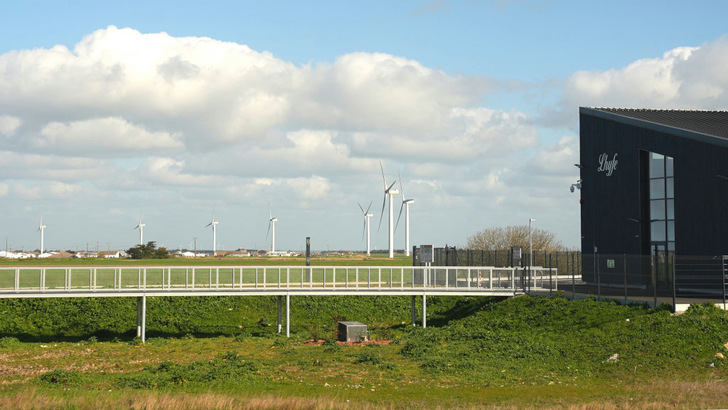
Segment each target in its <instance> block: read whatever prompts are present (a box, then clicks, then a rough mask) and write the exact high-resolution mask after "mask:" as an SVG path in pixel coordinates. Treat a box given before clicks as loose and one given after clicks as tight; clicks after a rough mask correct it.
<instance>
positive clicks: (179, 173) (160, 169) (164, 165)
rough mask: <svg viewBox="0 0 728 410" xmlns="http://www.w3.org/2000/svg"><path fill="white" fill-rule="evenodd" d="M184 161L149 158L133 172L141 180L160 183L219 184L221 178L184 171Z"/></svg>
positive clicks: (174, 184) (173, 184)
mask: <svg viewBox="0 0 728 410" xmlns="http://www.w3.org/2000/svg"><path fill="white" fill-rule="evenodd" d="M184 169H185V161H181V160H175V159H173V158H156V157H154V158H149V159H147V160H146V161H145V162H144V164H142V166H140V167H139V168H138V169H137V170H136V171H135V174H136V176H137V177H139V178H141V179H142V180H146V181H149V182H151V183H153V184H160V185H172V186H176V185H188V186H193V185H196V186H205V185H220V184H221V183H222V182H223V181H222V179H221V178H218V177H214V176H206V175H193V174H189V173H186V172H184Z"/></svg>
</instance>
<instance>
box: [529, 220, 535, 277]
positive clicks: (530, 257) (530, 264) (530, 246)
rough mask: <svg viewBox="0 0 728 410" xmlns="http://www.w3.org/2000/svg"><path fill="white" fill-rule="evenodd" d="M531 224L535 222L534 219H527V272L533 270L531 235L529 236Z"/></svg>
mask: <svg viewBox="0 0 728 410" xmlns="http://www.w3.org/2000/svg"><path fill="white" fill-rule="evenodd" d="M533 222H536V220H535V219H533V218H529V219H528V254H529V257H528V258H529V262H528V266H529V270H531V269H532V268H533V235H532V234H531V224H532V223H533Z"/></svg>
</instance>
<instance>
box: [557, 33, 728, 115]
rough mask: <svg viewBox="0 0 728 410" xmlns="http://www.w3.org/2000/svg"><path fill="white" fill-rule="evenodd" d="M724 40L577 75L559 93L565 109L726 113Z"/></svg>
mask: <svg viewBox="0 0 728 410" xmlns="http://www.w3.org/2000/svg"><path fill="white" fill-rule="evenodd" d="M726 66H728V37H727V36H723V37H721V38H719V39H717V40H715V41H713V42H709V43H705V44H702V45H701V46H700V47H678V48H675V49H672V50H669V51H667V52H665V53H664V54H663V55H662V56H661V57H659V58H648V59H641V60H637V61H635V62H633V63H631V64H629V65H627V66H626V67H623V68H619V69H612V70H607V71H602V72H595V71H578V72H576V73H574V74H573V75H572V76H571V77H570V78H569V80H568V82H567V85H566V87H565V89H564V99H565V105H567V106H579V105H581V106H612V107H630V108H676V109H726V108H728V70H726V69H725V67H726Z"/></svg>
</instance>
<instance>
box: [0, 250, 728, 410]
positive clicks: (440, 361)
mask: <svg viewBox="0 0 728 410" xmlns="http://www.w3.org/2000/svg"><path fill="white" fill-rule="evenodd" d="M383 259H386V258H383ZM284 260H285V262H286V263H285V264H286V265H290V264H292V263H291V262H292V259H290V258H285V259H284ZM244 261H246V262H250V263H251V264H252V265H256V264H261V263H262V262H261V261H253V260H252V259H245V260H244ZM395 261H397V260H395ZM64 262H65V261H64ZM83 262H86V263H89V262H88V261H87V260H85V261H83ZM92 262H93V263H94V265H91V266H99V267H103V266H111V265H114V266H120V263H121V262H122V261H111V262H107V261H92ZM127 262H128V261H123V263H127ZM184 262H185V263H188V262H189V260H185V261H184ZM204 262H205V263H206V264H209V263H210V260H206V261H204ZM225 262H227V260H225ZM241 262H242V260H234V261H231V263H232V264H233V265H237V266H240V265H242V263H241ZM299 262H301V265H302V264H303V263H302V262H303V261H302V260H299V261H297V262H296V263H299ZM326 262H332V264H343V265H347V264H366V263H369V264H370V266H374V265H383V264H384V263H383V260H382V259H378V258H372V259H368V260H360V261H356V262H352V261H351V260H348V259H347V258H345V257H342V258H327V259H326ZM398 262H399V264H400V265H407V264H408V260H407V261H406V260H404V258H400V259H399V260H398ZM46 263H47V261H32V262H31V263H28V264H27V265H21V266H43V267H46V266H51V265H46ZM107 263H109V264H107ZM133 263H140V262H138V261H136V262H133ZM133 263H132V262H129V264H130V265H129V266H132V264H133ZM141 263H144V264H146V263H148V261H142V262H141ZM159 263H160V264H162V263H168V264H169V263H172V265H166V266H179V265H174V263H177V260H166V261H159ZM323 263H324V262H320V265H319V266H321V265H323ZM393 263H394V261H393ZM105 264H106V265H105ZM0 266H1V265H0ZM5 266H8V265H5ZM123 266H126V265H123ZM136 266H139V265H136ZM410 303H411V300H410V298H409V297H383V296H378V297H377V296H347V297H344V296H320V297H315V296H295V297H293V298H291V314H292V338H291V340H288V339H285V338H281V337H280V336H278V335H276V334H275V322H276V317H275V315H276V298H275V297H178V298H171V297H150V298H148V301H147V337H148V340H147V343H146V344H141V343H140V342H139V340H138V339H135V338H134V337H133V336H134V330H135V323H136V305H135V301H134V300H133V299H131V298H78V299H53V300H49V299H45V300H40V299H4V300H0V313H1V314H2V317H3V320H2V321H0V358H1V359H2V360H0V406H1V407H7V408H20V409H23V408H38V407H42V408H46V407H51V408H53V407H63V408H66V407H69V408H100V407H103V408H179V409H186V408H236V407H246V408H247V407H249V408H349V407H351V408H361V407H369V408H379V407H386V408H433V407H441V408H445V407H447V408H450V407H455V408H458V407H459V408H476V407H477V408H483V407H485V408H488V407H513V408H543V407H562V408H563V407H567V408H625V407H630V408H663V407H676V408H709V407H723V406H724V404H725V403H726V402H727V401H728V383H726V380H727V379H728V363H726V359H725V358H724V357H728V348H727V347H726V344H727V343H728V316H726V313H725V312H723V311H721V310H719V309H717V308H715V307H714V306H710V305H696V306H692V307H691V308H690V309H689V310H688V312H686V313H684V314H682V315H671V314H670V313H669V311H668V310H666V309H663V308H657V309H651V308H647V307H644V306H622V305H619V304H615V303H611V302H597V301H594V300H592V299H584V300H579V301H569V300H566V299H564V298H561V297H554V298H543V297H528V296H523V297H518V298H512V299H506V300H500V299H494V298H486V297H475V298H456V297H428V324H429V325H430V327H428V328H427V329H422V328H419V327H417V328H413V327H412V326H411V325H410V323H409V321H410V313H411V312H410V306H411V304H410ZM418 307H419V306H418ZM417 315H418V317H419V315H420V313H419V312H417ZM337 320H357V321H361V322H364V323H366V324H367V325H368V326H369V330H370V333H371V336H372V337H373V338H374V339H375V340H386V341H387V342H389V343H388V344H370V345H340V344H337V343H335V342H333V339H334V338H335V337H336V333H335V332H336V321H337ZM312 339H323V340H324V342H323V343H320V342H319V343H313V342H311V341H310V340H312ZM721 356H722V357H721Z"/></svg>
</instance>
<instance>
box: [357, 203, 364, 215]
mask: <svg viewBox="0 0 728 410" xmlns="http://www.w3.org/2000/svg"><path fill="white" fill-rule="evenodd" d="M356 204H357V205H359V209H361V212H362V213H363V214H364V215H366V214H367V213H366V212H364V208H362V207H361V204H360V203H359V202H357V203H356Z"/></svg>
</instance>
